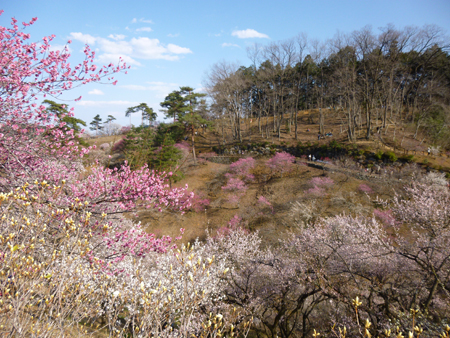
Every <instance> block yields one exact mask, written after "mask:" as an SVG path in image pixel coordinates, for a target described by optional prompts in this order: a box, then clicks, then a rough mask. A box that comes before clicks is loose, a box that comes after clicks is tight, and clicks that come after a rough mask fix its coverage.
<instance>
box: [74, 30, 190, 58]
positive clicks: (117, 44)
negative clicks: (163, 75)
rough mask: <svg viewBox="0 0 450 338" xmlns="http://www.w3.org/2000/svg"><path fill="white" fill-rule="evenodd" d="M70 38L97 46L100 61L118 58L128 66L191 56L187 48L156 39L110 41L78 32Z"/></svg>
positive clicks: (112, 37)
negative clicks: (148, 61) (140, 61)
mask: <svg viewBox="0 0 450 338" xmlns="http://www.w3.org/2000/svg"><path fill="white" fill-rule="evenodd" d="M70 36H71V37H72V38H73V39H74V40H77V41H81V42H83V43H87V44H89V45H91V46H93V45H96V46H98V50H99V57H98V59H99V60H100V61H102V62H103V61H112V60H114V61H113V62H117V61H118V59H119V57H122V59H123V60H124V61H125V62H126V63H127V64H130V65H136V66H139V65H140V63H139V62H138V61H137V60H136V59H145V60H157V59H163V60H169V61H175V60H178V59H179V58H180V55H182V54H191V53H192V51H191V50H190V49H189V48H186V47H181V46H177V45H174V44H171V43H169V44H167V45H165V44H163V43H161V42H160V41H159V40H158V39H150V38H147V37H138V38H132V39H131V40H128V41H127V40H124V39H115V38H116V37H117V36H115V35H113V36H111V35H110V36H108V37H109V38H110V39H107V38H101V37H94V36H92V35H90V34H83V33H79V32H74V33H70Z"/></svg>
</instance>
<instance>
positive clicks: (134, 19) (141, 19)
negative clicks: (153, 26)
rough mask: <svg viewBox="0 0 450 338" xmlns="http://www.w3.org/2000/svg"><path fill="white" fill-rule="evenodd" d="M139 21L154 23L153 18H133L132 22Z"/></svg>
mask: <svg viewBox="0 0 450 338" xmlns="http://www.w3.org/2000/svg"><path fill="white" fill-rule="evenodd" d="M138 22H143V23H153V21H152V20H148V19H144V18H140V19H137V18H133V20H131V23H138Z"/></svg>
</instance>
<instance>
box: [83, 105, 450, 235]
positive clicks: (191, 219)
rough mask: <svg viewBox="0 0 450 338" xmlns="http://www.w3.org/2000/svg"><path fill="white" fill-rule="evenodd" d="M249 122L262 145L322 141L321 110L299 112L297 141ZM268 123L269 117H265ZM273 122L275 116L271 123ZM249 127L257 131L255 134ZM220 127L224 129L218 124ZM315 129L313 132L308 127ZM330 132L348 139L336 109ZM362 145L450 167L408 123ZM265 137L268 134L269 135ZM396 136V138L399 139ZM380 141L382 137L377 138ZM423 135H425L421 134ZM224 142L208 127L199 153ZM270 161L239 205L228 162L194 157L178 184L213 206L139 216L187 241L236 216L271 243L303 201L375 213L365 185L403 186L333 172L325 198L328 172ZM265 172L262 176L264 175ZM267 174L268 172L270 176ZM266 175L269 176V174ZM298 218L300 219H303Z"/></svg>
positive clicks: (252, 137) (387, 190)
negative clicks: (233, 198)
mask: <svg viewBox="0 0 450 338" xmlns="http://www.w3.org/2000/svg"><path fill="white" fill-rule="evenodd" d="M249 122H250V121H248V120H244V123H243V135H244V141H243V143H249V142H252V143H257V142H264V141H268V142H270V143H274V144H280V142H284V144H286V145H288V146H290V145H292V146H295V145H296V144H297V143H298V142H299V141H301V142H303V143H306V142H311V143H315V142H317V133H318V129H319V128H318V125H317V124H316V123H315V122H317V112H314V111H312V112H300V113H299V137H298V140H295V139H294V131H293V127H292V130H291V133H288V130H287V128H286V130H284V131H283V133H282V136H281V138H280V140H279V139H278V138H277V137H276V135H273V136H271V137H269V138H266V137H262V136H261V134H259V133H258V132H257V131H258V127H257V122H256V119H253V121H252V123H251V124H250V123H249ZM263 123H264V124H265V120H264V121H263ZM270 123H272V121H271V120H269V124H270ZM249 128H250V129H251V131H252V132H251V133H249ZM217 129H219V128H217ZM308 129H309V131H307V130H308ZM325 130H326V132H332V133H333V138H326V139H325V140H321V141H319V144H320V143H323V142H326V143H328V142H329V141H331V139H334V140H337V141H338V142H346V132H345V128H344V127H342V128H341V120H340V118H339V117H338V115H337V114H335V113H334V112H332V111H330V112H328V116H327V117H326V125H325ZM359 135H360V137H359V138H358V141H357V144H358V146H360V147H364V148H366V149H367V148H368V149H371V150H372V151H376V150H381V151H387V150H393V149H394V147H395V148H396V149H398V148H399V146H400V143H401V145H402V148H403V149H406V150H408V151H409V153H412V152H415V160H416V161H418V162H423V160H424V159H427V160H428V161H429V165H431V166H434V167H436V168H437V167H439V166H440V167H441V168H444V169H448V168H450V159H449V158H448V157H447V156H443V157H442V156H428V155H427V154H426V152H425V153H424V152H423V151H426V148H425V147H424V144H425V143H423V142H422V143H421V142H420V140H414V139H413V137H412V135H413V133H412V132H411V131H410V130H408V128H407V127H403V128H399V127H397V128H396V129H395V135H394V128H393V127H390V128H388V129H387V131H386V130H385V131H383V132H382V134H381V135H382V138H383V141H384V144H382V143H381V142H374V141H367V140H365V138H364V132H363V131H361V132H360V133H359ZM264 136H265V135H264ZM394 136H395V137H394ZM226 137H227V144H233V143H232V140H231V138H230V130H229V129H228V130H227V129H226ZM374 139H377V138H374ZM418 139H419V138H418ZM116 141H117V139H112V138H111V137H110V138H97V139H93V140H91V142H92V143H93V144H97V145H100V144H102V143H105V142H116ZM220 144H222V136H221V135H220V133H219V132H216V131H215V130H211V131H207V132H206V133H204V134H202V133H199V135H198V136H197V138H196V147H197V150H198V151H201V152H203V153H204V152H210V151H211V150H212V147H213V146H214V145H220ZM403 152H404V150H403V151H397V154H398V155H402V153H403ZM264 161H265V160H264V159H261V160H259V161H258V167H257V168H256V169H255V173H256V174H257V180H256V181H255V182H254V183H251V184H249V189H248V190H247V192H246V195H245V196H244V197H243V198H242V200H241V201H240V203H239V205H236V204H230V203H228V202H227V196H226V193H224V191H222V189H221V187H222V186H224V185H225V184H226V178H225V176H224V174H225V173H226V172H227V169H228V165H224V164H216V163H211V162H207V163H206V164H202V165H199V166H194V165H193V163H192V160H189V161H187V162H186V163H185V165H184V168H183V171H184V172H185V175H186V177H185V178H184V179H183V180H182V181H181V182H178V183H177V185H178V186H184V185H185V184H188V185H189V190H192V191H202V192H204V193H206V195H207V196H208V198H209V199H210V200H211V204H210V206H209V207H207V208H206V210H205V211H204V212H203V211H202V212H200V213H195V212H192V211H191V212H188V213H186V214H185V215H180V214H179V213H171V212H167V211H166V212H163V213H158V212H156V211H153V210H146V211H142V212H140V213H139V216H138V217H137V218H136V220H139V221H141V222H142V223H143V224H145V226H146V227H147V229H148V231H149V232H153V233H156V234H157V235H171V236H176V235H178V233H179V229H180V228H186V232H185V235H184V240H185V241H191V240H193V239H195V238H196V237H199V238H204V237H205V229H207V228H208V229H210V230H212V232H213V233H214V231H215V230H217V229H218V228H220V227H222V226H226V225H227V223H228V221H229V220H230V219H231V218H232V217H233V216H234V215H236V214H237V215H239V216H240V217H242V218H243V219H244V221H245V222H246V224H247V226H248V227H249V228H250V229H252V230H258V231H260V233H261V234H262V236H263V237H264V238H265V239H266V240H267V241H268V242H272V243H275V242H276V241H277V239H278V238H279V237H280V236H282V235H283V233H286V231H290V230H294V228H295V223H296V222H295V221H294V218H296V217H297V216H298V215H297V216H296V215H295V214H294V211H295V205H296V203H297V202H299V203H305V202H306V203H309V202H311V201H312V202H314V203H315V205H316V206H317V210H316V211H315V212H314V215H316V216H332V215H335V214H339V213H342V212H346V213H353V214H358V213H367V214H370V213H371V212H372V211H373V204H372V203H371V202H370V200H369V198H368V197H367V196H366V195H365V194H364V193H362V192H361V191H359V189H358V187H359V185H360V184H363V183H364V184H368V185H369V186H370V187H371V188H372V189H373V190H374V194H372V197H373V198H375V196H376V195H379V196H381V197H383V198H389V197H390V196H392V195H393V191H394V189H395V190H397V191H399V190H400V187H401V185H400V182H395V183H392V182H389V183H388V184H382V183H380V182H378V181H377V182H370V181H363V180H359V179H356V178H353V177H350V176H347V175H345V174H342V173H327V174H326V175H327V176H329V177H330V178H331V179H333V180H334V181H335V185H334V186H333V187H332V188H330V189H329V190H328V191H327V194H326V196H325V197H321V198H316V197H314V196H312V195H310V194H308V193H307V190H308V189H309V188H311V185H310V184H309V183H308V182H309V181H310V180H311V178H312V177H316V176H321V175H323V174H324V173H323V172H322V170H319V169H315V168H311V167H306V166H298V167H297V169H296V170H295V172H293V173H292V174H291V175H289V176H288V177H284V178H279V177H272V178H271V179H267V177H270V172H268V171H267V170H268V169H267V167H266V166H265V165H264ZM258 173H259V176H258ZM264 175H266V176H264ZM264 177H265V178H264ZM261 195H263V196H265V197H267V199H268V200H269V201H270V202H271V203H272V205H273V208H274V209H273V212H272V210H271V209H270V207H268V206H264V205H261V204H260V203H258V202H257V199H258V197H259V196H261ZM297 218H298V217H297Z"/></svg>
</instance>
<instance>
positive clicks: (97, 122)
mask: <svg viewBox="0 0 450 338" xmlns="http://www.w3.org/2000/svg"><path fill="white" fill-rule="evenodd" d="M101 123H102V119H101V117H100V115H99V114H97V115H96V116H95V117H94V119H93V120H92V122H91V123H89V124H90V125H91V126H92V127H89V129H90V130H95V134H96V135H97V134H98V131H99V130H102V129H103V127H102V126H101Z"/></svg>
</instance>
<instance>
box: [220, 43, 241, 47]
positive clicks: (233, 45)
mask: <svg viewBox="0 0 450 338" xmlns="http://www.w3.org/2000/svg"><path fill="white" fill-rule="evenodd" d="M222 47H237V48H241V46H239V45H236V44H235V43H228V42H224V43H222Z"/></svg>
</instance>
